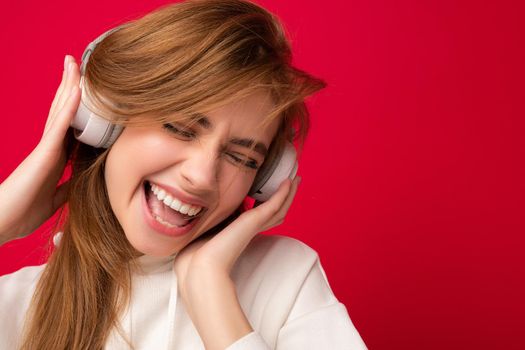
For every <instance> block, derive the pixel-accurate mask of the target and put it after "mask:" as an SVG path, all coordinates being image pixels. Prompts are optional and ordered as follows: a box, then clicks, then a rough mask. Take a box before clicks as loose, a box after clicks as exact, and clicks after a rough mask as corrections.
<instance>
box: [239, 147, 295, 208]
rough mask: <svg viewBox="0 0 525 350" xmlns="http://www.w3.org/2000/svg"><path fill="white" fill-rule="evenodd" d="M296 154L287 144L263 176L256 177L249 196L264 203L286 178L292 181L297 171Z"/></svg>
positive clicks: (293, 148)
mask: <svg viewBox="0 0 525 350" xmlns="http://www.w3.org/2000/svg"><path fill="white" fill-rule="evenodd" d="M298 166H299V165H298V163H297V152H296V151H295V147H294V145H293V144H292V143H291V142H287V143H286V144H285V146H284V148H283V151H282V153H281V154H280V155H279V156H278V157H276V159H275V161H274V162H273V164H270V165H269V167H268V169H267V170H266V171H265V173H264V174H261V176H258V178H257V180H256V182H255V183H254V184H253V186H252V188H251V189H250V193H249V196H250V197H252V198H253V199H255V200H257V201H259V202H265V201H267V200H268V199H270V197H271V196H272V195H273V194H274V193H275V192H277V190H278V189H279V186H280V185H281V183H282V182H283V181H284V180H286V179H287V178H289V179H291V180H293V179H294V178H295V175H296V174H297V169H298Z"/></svg>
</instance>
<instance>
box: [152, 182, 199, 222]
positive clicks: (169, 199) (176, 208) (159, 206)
mask: <svg viewBox="0 0 525 350" xmlns="http://www.w3.org/2000/svg"><path fill="white" fill-rule="evenodd" d="M144 192H145V195H146V202H147V204H148V206H149V209H150V211H151V213H152V215H153V217H154V218H155V220H156V221H158V222H159V223H161V224H162V225H164V226H166V227H168V228H173V227H184V226H186V225H188V224H189V223H191V222H192V221H194V220H195V219H197V218H199V217H201V216H202V215H203V213H204V212H205V211H206V208H204V207H200V206H197V205H191V204H189V203H185V202H182V201H181V200H179V199H177V198H174V197H173V196H172V195H171V194H168V193H166V192H165V191H164V190H163V189H161V188H159V187H158V186H156V185H155V184H152V183H150V182H149V181H144Z"/></svg>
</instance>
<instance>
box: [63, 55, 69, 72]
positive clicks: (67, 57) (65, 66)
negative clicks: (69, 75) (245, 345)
mask: <svg viewBox="0 0 525 350" xmlns="http://www.w3.org/2000/svg"><path fill="white" fill-rule="evenodd" d="M68 61H69V55H66V57H64V70H66V69H67V67H68V65H67V62H68Z"/></svg>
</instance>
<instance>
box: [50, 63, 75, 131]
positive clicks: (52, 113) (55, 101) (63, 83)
mask: <svg viewBox="0 0 525 350" xmlns="http://www.w3.org/2000/svg"><path fill="white" fill-rule="evenodd" d="M68 62H69V56H68V55H66V58H65V59H64V71H63V72H62V80H61V81H60V85H59V86H58V89H57V91H56V92H55V97H54V98H53V102H52V103H51V108H50V109H49V114H48V115H47V120H46V125H45V127H44V133H45V132H46V131H47V130H48V129H49V126H50V125H51V124H52V122H53V119H54V118H55V116H56V110H57V104H58V100H59V99H60V96H61V95H62V93H63V91H64V89H65V86H66V81H67V76H68V69H67V66H68Z"/></svg>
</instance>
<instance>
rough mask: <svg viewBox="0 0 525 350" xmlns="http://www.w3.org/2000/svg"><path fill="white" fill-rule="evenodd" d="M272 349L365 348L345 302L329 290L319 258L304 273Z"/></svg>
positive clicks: (344, 349) (335, 349) (354, 349)
mask: <svg viewBox="0 0 525 350" xmlns="http://www.w3.org/2000/svg"><path fill="white" fill-rule="evenodd" d="M276 349H277V350H298V349H301V350H310V349H311V350H314V349H316V350H317V349H330V350H366V349H367V347H366V345H365V343H364V342H363V340H362V339H361V337H360V335H359V333H358V331H357V329H356V328H355V327H354V325H353V323H352V321H351V320H350V316H349V315H348V312H347V310H346V307H345V305H344V304H342V303H340V302H339V301H338V300H337V298H336V297H335V295H334V294H333V292H332V290H331V288H330V285H329V284H328V280H327V278H326V274H325V272H324V270H323V268H322V267H321V264H320V262H319V259H317V261H316V263H315V264H314V266H313V267H312V269H311V270H310V272H309V274H308V276H307V277H306V279H305V282H304V284H303V286H302V287H301V290H300V292H299V294H298V296H297V299H296V301H295V303H294V306H293V308H292V310H291V312H290V315H289V317H288V320H287V321H286V323H285V324H284V326H283V327H282V328H281V330H280V332H279V336H278V339H277V346H276Z"/></svg>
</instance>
